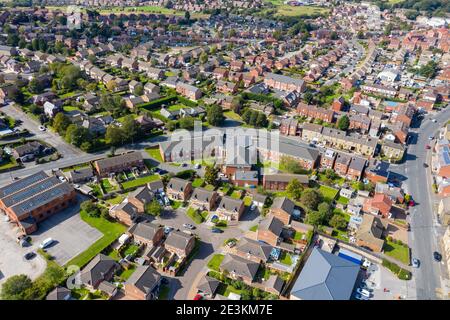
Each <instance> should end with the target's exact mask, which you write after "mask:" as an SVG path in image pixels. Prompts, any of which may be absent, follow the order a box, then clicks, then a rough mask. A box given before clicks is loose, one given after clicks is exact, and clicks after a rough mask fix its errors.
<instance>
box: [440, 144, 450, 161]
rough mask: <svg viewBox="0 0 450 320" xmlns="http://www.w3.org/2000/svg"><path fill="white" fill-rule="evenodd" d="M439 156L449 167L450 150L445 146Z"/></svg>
mask: <svg viewBox="0 0 450 320" xmlns="http://www.w3.org/2000/svg"><path fill="white" fill-rule="evenodd" d="M441 154H442V158H443V159H444V162H445V164H446V165H450V148H449V147H448V146H445V147H444V148H443V150H442V153H441Z"/></svg>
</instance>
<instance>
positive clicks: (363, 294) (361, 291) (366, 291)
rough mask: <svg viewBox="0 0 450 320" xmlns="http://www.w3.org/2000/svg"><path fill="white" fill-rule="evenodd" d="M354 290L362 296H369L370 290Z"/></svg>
mask: <svg viewBox="0 0 450 320" xmlns="http://www.w3.org/2000/svg"><path fill="white" fill-rule="evenodd" d="M356 292H357V293H359V294H360V295H362V296H364V297H367V298H370V292H369V291H368V290H366V289H361V288H358V289H356Z"/></svg>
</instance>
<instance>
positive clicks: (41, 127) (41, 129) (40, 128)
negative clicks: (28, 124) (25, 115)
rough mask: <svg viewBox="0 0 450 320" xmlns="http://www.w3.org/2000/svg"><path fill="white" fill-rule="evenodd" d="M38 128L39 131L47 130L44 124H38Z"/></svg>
mask: <svg viewBox="0 0 450 320" xmlns="http://www.w3.org/2000/svg"><path fill="white" fill-rule="evenodd" d="M39 130H40V131H45V130H47V129H46V128H45V127H44V126H39Z"/></svg>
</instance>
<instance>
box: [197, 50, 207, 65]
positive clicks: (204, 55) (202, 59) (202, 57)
mask: <svg viewBox="0 0 450 320" xmlns="http://www.w3.org/2000/svg"><path fill="white" fill-rule="evenodd" d="M199 60H200V63H202V64H204V63H206V62H207V61H208V54H207V53H206V52H202V53H201V54H200V58H199Z"/></svg>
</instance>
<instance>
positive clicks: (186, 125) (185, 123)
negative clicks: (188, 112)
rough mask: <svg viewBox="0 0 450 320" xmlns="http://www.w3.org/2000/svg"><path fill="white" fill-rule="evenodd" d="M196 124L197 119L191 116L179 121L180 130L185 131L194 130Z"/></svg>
mask: <svg viewBox="0 0 450 320" xmlns="http://www.w3.org/2000/svg"><path fill="white" fill-rule="evenodd" d="M194 122H195V119H194V118H193V117H190V116H186V117H183V118H181V119H180V120H179V121H178V123H179V125H180V128H181V129H185V130H193V129H194Z"/></svg>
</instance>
